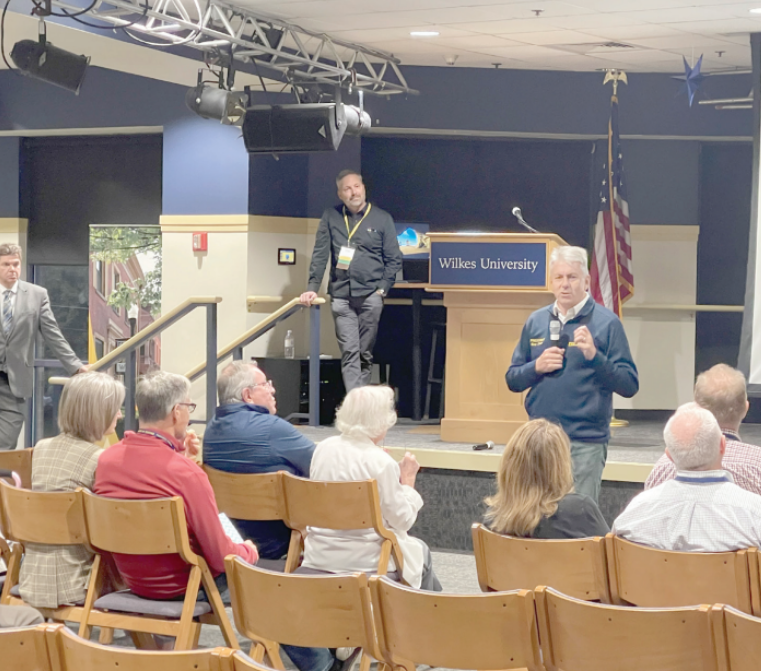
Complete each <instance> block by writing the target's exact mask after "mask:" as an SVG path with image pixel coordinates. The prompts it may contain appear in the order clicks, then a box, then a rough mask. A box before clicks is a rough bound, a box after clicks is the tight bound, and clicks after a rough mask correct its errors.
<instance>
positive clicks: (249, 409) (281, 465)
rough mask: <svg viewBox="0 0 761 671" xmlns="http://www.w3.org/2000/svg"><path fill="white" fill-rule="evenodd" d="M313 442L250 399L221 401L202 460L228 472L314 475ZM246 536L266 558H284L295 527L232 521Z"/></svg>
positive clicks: (209, 426)
mask: <svg viewBox="0 0 761 671" xmlns="http://www.w3.org/2000/svg"><path fill="white" fill-rule="evenodd" d="M314 448H315V445H314V443H313V442H312V441H311V440H309V438H307V437H306V436H305V435H304V434H303V433H301V432H300V431H299V430H298V429H297V428H296V427H294V426H292V425H291V424H289V423H288V422H286V421H285V420H284V419H281V418H280V417H277V416H276V415H271V414H270V413H269V410H267V408H263V407H262V406H260V405H249V404H248V403H228V404H226V405H221V406H219V407H218V408H217V411H216V412H215V413H214V418H213V419H212V420H211V421H210V422H209V424H208V425H207V427H206V433H204V436H203V462H204V463H205V464H208V465H209V466H211V467H212V468H216V469H217V470H218V471H226V472H227V473H276V472H277V471H288V472H289V473H292V474H293V475H298V476H300V477H302V478H308V477H309V467H310V466H311V464H312V455H313V454H314ZM233 523H234V524H235V526H236V527H238V529H239V530H240V532H241V535H242V536H243V537H244V538H250V539H251V540H252V541H254V543H255V544H256V546H257V548H258V550H259V556H260V557H262V558H264V559H280V558H281V557H283V556H284V555H285V554H287V552H288V542H289V540H290V537H291V531H290V529H288V527H286V526H285V524H284V523H283V522H280V521H264V522H255V521H251V520H233Z"/></svg>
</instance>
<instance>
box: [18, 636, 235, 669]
mask: <svg viewBox="0 0 761 671" xmlns="http://www.w3.org/2000/svg"><path fill="white" fill-rule="evenodd" d="M46 629H47V630H46V631H45V632H44V633H45V637H46V639H47V649H48V654H49V656H50V661H51V671H102V669H115V670H116V671H188V670H190V669H192V670H193V671H218V669H219V668H220V660H219V657H220V653H221V652H222V650H223V649H206V650H183V651H171V652H169V651H163V650H162V651H155V652H154V651H145V650H130V649H125V648H118V647H113V646H106V645H98V644H96V643H91V642H90V641H88V640H86V639H84V638H80V637H79V636H76V635H74V634H73V633H72V632H70V631H69V630H68V629H66V627H64V626H63V625H55V626H47V627H46ZM8 668H11V667H8ZM17 668H19V669H22V668H23V667H17Z"/></svg>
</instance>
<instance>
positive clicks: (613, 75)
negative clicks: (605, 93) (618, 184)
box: [602, 70, 629, 428]
mask: <svg viewBox="0 0 761 671" xmlns="http://www.w3.org/2000/svg"><path fill="white" fill-rule="evenodd" d="M609 82H613V94H612V95H611V102H613V100H614V99H616V98H617V96H618V83H619V82H623V83H624V84H628V83H629V81H628V79H627V77H626V73H625V72H624V71H623V70H606V71H605V79H603V82H602V85H603V86H605V85H606V84H608V83H609ZM609 123H610V122H609ZM608 153H609V155H608V163H607V165H608V185H609V186H610V189H611V194H612V190H613V184H612V180H611V172H612V169H613V168H612V165H611V163H612V161H611V158H612V157H611V156H610V133H609V134H608ZM608 202H609V203H610V208H611V216H613V207H614V202H613V197H612V195H611V197H610V199H609V200H608ZM614 231H615V227H614ZM614 235H615V232H614ZM614 249H616V253H618V250H617V247H614ZM616 268H618V263H616ZM620 301H621V297H620V295H619V297H618V305H619V311H620V310H621V309H622V305H621V302H620ZM618 316H619V317H621V315H620V314H619V315H618ZM610 426H611V427H612V428H621V427H624V426H629V422H628V421H626V420H625V419H618V417H616V415H615V410H614V411H613V417H611V420H610Z"/></svg>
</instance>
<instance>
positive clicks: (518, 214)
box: [512, 206, 539, 233]
mask: <svg viewBox="0 0 761 671" xmlns="http://www.w3.org/2000/svg"><path fill="white" fill-rule="evenodd" d="M512 212H513V216H514V217H515V218H516V219H517V220H518V223H519V224H520V225H521V226H523V228H525V229H526V230H527V231H529V232H531V233H539V231H537V230H536V229H535V228H533V227H532V226H529V225H528V224H527V223H526V220H525V219H524V218H523V213H522V212H521V208H520V207H517V206H516V207H514V208H513V210H512Z"/></svg>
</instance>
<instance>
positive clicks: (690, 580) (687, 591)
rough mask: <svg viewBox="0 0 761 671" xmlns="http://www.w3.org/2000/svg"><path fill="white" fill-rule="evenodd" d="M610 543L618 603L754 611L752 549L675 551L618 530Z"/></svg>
mask: <svg viewBox="0 0 761 671" xmlns="http://www.w3.org/2000/svg"><path fill="white" fill-rule="evenodd" d="M605 544H606V548H607V558H608V576H609V581H610V594H611V600H612V601H613V603H619V604H621V603H627V604H631V605H634V606H646V607H651V608H659V607H664V608H670V607H676V606H694V605H696V604H702V603H710V604H713V603H724V604H727V605H729V606H733V607H734V608H737V609H739V610H741V611H743V612H744V613H751V612H752V601H751V575H750V571H749V559H748V554H749V552H751V551H750V550H737V551H736V552H670V551H667V550H657V549H654V548H649V547H646V546H644V545H638V544H636V543H632V542H630V541H627V540H624V539H623V538H619V537H618V536H615V535H613V534H608V535H607V536H606V537H605ZM756 579H757V576H756Z"/></svg>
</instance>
